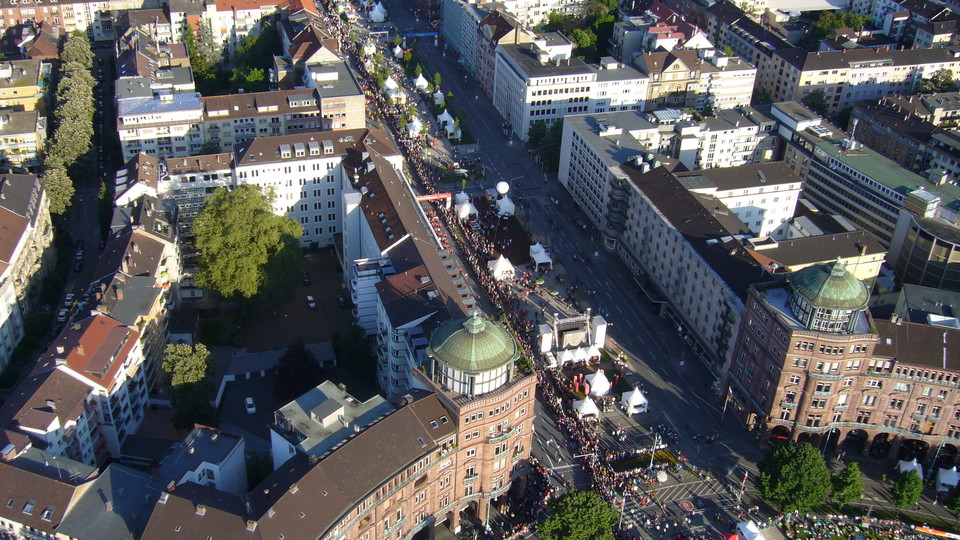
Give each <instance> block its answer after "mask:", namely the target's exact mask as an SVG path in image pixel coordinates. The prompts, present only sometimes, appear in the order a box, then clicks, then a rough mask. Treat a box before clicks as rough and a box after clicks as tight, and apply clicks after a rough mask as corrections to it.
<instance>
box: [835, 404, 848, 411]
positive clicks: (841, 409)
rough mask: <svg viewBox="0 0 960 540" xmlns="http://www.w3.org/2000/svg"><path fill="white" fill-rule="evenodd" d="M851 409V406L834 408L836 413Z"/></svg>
mask: <svg viewBox="0 0 960 540" xmlns="http://www.w3.org/2000/svg"><path fill="white" fill-rule="evenodd" d="M849 408H850V406H849V405H836V406H834V408H833V410H835V411H845V410H847V409H849Z"/></svg>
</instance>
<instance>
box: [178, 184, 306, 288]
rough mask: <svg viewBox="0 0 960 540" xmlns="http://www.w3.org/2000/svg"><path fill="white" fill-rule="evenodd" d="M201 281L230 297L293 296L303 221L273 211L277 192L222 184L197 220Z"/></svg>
mask: <svg viewBox="0 0 960 540" xmlns="http://www.w3.org/2000/svg"><path fill="white" fill-rule="evenodd" d="M193 233H194V236H195V238H196V246H197V252H198V254H199V271H198V273H197V281H198V283H199V284H200V285H201V286H203V287H209V288H211V289H213V290H216V291H217V292H219V293H220V294H221V295H223V296H224V297H227V298H232V297H236V296H239V297H241V298H244V299H256V300H259V303H261V305H262V306H270V305H276V304H277V303H279V302H283V301H286V300H289V299H290V298H292V294H293V289H294V286H295V285H296V283H297V280H298V279H299V277H300V271H299V268H300V247H299V242H300V236H301V235H302V233H303V229H302V228H301V227H300V225H299V224H298V223H297V222H296V221H293V220H292V219H289V218H287V217H285V216H279V215H277V214H274V213H273V196H272V194H271V195H268V194H267V193H264V192H263V191H262V190H261V189H260V188H259V187H257V186H253V185H249V184H247V185H242V186H240V187H238V188H237V189H235V190H233V191H231V190H228V189H226V188H220V189H218V190H217V191H216V193H214V195H213V196H211V197H210V198H209V199H208V200H207V204H206V205H205V206H204V207H203V210H201V211H200V213H199V215H197V218H196V220H195V221H194V226H193Z"/></svg>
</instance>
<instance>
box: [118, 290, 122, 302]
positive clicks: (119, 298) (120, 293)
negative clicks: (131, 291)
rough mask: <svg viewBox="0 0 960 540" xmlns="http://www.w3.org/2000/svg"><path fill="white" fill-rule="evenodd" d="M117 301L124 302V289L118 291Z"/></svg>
mask: <svg viewBox="0 0 960 540" xmlns="http://www.w3.org/2000/svg"><path fill="white" fill-rule="evenodd" d="M117 300H123V289H117Z"/></svg>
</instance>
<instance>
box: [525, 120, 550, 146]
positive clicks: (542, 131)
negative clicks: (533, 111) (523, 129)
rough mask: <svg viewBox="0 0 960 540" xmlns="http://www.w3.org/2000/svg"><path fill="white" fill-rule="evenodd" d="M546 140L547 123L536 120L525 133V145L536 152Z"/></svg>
mask: <svg viewBox="0 0 960 540" xmlns="http://www.w3.org/2000/svg"><path fill="white" fill-rule="evenodd" d="M546 138H547V123H546V122H544V121H543V120H536V121H534V123H533V124H532V125H531V126H530V129H529V130H528V131H527V144H529V145H530V147H531V148H533V149H535V150H538V149H539V148H540V146H541V145H542V144H543V141H544V139H546Z"/></svg>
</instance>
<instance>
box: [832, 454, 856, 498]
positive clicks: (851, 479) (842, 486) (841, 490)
mask: <svg viewBox="0 0 960 540" xmlns="http://www.w3.org/2000/svg"><path fill="white" fill-rule="evenodd" d="M832 484H833V492H832V493H831V494H830V497H831V498H832V499H833V500H834V501H836V502H837V503H839V504H840V506H843V505H845V504H850V503H852V502H853V501H856V500H859V499H860V498H861V497H863V481H862V480H861V479H860V465H858V464H857V462H856V461H851V462H850V463H848V464H847V466H846V467H844V469H843V470H842V471H840V474H838V475H836V476H834V477H833V479H832Z"/></svg>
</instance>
